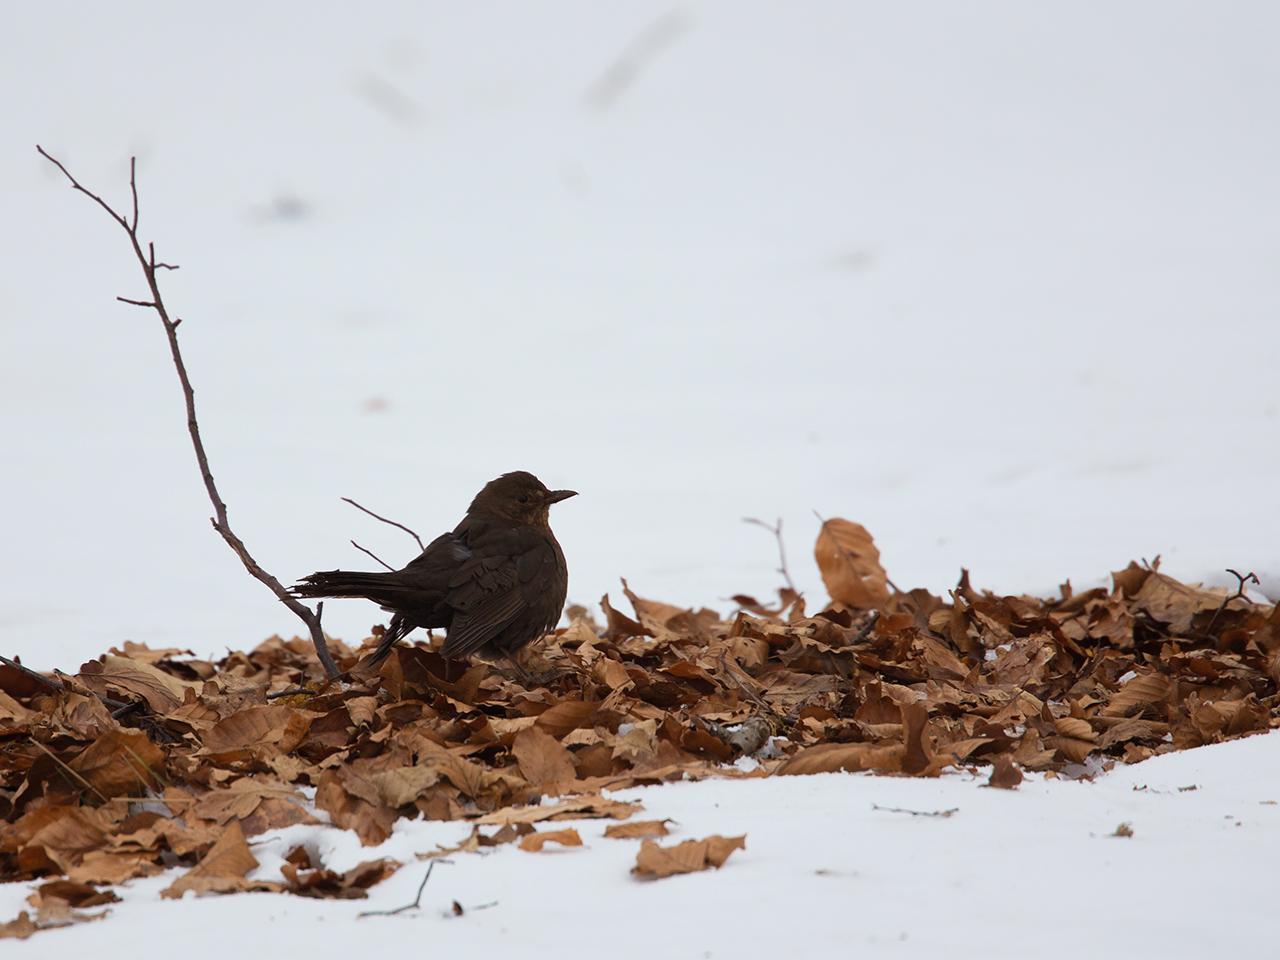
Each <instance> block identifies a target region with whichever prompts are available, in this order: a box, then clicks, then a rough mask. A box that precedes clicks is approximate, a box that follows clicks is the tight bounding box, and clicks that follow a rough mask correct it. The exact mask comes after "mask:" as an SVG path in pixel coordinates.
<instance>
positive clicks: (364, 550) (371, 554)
mask: <svg viewBox="0 0 1280 960" xmlns="http://www.w3.org/2000/svg"><path fill="white" fill-rule="evenodd" d="M351 545H352V546H353V547H355V548H356V549H357V550H359V551H360V552H361V553H363V554H365V555H366V556H368V557H372V558H373V559H374V560H375V561H377V562H378V563H380V564H382V565H383V566H384V567H386V568H387V569H388V570H390V571H391V572H392V573H395V572H396V568H395V567H393V566H392V565H391V564H389V563H387V561H385V560H383V559H382V558H381V557H380V556H378V555H377V554H376V553H374V552H373V551H372V550H370V549H369V548H368V547H362V546H360V544H358V543H356V542H355V541H354V540H352V541H351Z"/></svg>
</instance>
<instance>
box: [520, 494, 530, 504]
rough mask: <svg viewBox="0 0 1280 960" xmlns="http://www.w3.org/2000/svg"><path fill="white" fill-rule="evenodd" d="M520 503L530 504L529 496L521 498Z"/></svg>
mask: <svg viewBox="0 0 1280 960" xmlns="http://www.w3.org/2000/svg"><path fill="white" fill-rule="evenodd" d="M520 502H521V503H528V502H529V495H528V494H525V495H524V496H522V497H521V498H520Z"/></svg>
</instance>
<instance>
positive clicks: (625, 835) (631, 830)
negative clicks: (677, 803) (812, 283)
mask: <svg viewBox="0 0 1280 960" xmlns="http://www.w3.org/2000/svg"><path fill="white" fill-rule="evenodd" d="M670 822H671V821H670V820H632V821H629V822H627V823H611V824H609V826H607V827H605V828H604V835H605V836H606V837H613V838H614V839H616V840H647V839H652V838H654V837H665V836H666V835H667V833H668V832H669V831H668V830H667V824H668V823H670Z"/></svg>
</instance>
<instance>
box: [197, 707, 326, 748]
mask: <svg viewBox="0 0 1280 960" xmlns="http://www.w3.org/2000/svg"><path fill="white" fill-rule="evenodd" d="M311 716H312V715H311V714H309V713H306V712H304V711H302V710H295V709H294V708H293V707H285V706H280V705H279V704H276V705H272V706H257V707H248V708H247V709H244V710H240V711H238V712H236V713H233V714H231V715H230V716H228V717H226V718H225V719H224V720H221V721H219V722H218V723H217V724H215V725H214V726H213V727H212V728H211V729H209V730H207V731H205V733H204V735H203V740H204V746H205V749H206V750H208V751H209V752H210V753H231V752H234V751H238V750H251V749H256V748H260V747H267V746H270V747H274V748H275V749H276V750H278V751H279V752H280V753H288V752H289V751H290V750H292V749H293V748H294V747H296V746H297V745H298V744H299V743H301V742H302V738H303V737H304V736H306V733H307V730H308V728H309V727H310V726H311Z"/></svg>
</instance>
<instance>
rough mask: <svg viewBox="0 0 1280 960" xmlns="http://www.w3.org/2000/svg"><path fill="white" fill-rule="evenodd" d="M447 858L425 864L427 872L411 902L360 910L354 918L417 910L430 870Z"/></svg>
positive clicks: (385, 915)
mask: <svg viewBox="0 0 1280 960" xmlns="http://www.w3.org/2000/svg"><path fill="white" fill-rule="evenodd" d="M450 862H452V861H449V860H432V861H431V862H430V863H428V864H427V872H426V873H425V874H424V875H423V877H422V882H421V883H420V884H418V895H417V896H416V897H414V898H413V903H406V904H405V905H404V906H402V907H396V908H395V909H393V910H362V911H361V912H360V913H357V914H356V919H357V920H359V919H360V918H362V917H394V916H395V915H396V914H397V913H404V912H405V911H406V910H417V909H418V906H419V904H421V903H422V891H423V890H425V889H427V881H428V880H430V879H431V871H432V870H434V869H435V868H436V864H437V863H450Z"/></svg>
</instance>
